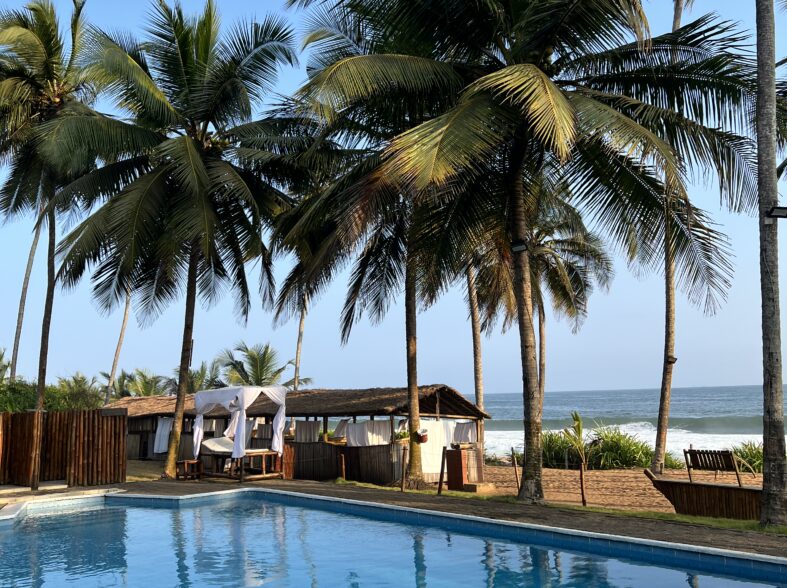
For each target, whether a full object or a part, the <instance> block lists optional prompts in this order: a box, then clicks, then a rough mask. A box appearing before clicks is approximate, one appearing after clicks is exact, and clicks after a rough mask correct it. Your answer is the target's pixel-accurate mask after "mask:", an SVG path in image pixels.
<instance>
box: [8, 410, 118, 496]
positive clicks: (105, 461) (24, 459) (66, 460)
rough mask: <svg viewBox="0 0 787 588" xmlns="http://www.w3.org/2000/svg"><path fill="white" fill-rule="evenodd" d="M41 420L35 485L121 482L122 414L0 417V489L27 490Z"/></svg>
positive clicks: (95, 412) (86, 412) (98, 412)
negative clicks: (37, 422)
mask: <svg viewBox="0 0 787 588" xmlns="http://www.w3.org/2000/svg"><path fill="white" fill-rule="evenodd" d="M36 418H41V428H42V436H41V464H40V470H39V480H40V481H41V482H46V481H51V480H65V481H66V483H67V484H68V485H69V486H98V485H102V484H115V483H118V482H125V480H126V428H127V424H126V422H127V421H126V414H125V411H118V410H80V411H63V412H44V413H35V412H25V413H13V414H12V413H0V484H15V485H20V486H29V485H30V483H31V481H32V459H31V453H32V449H33V442H34V440H35V439H34V430H35V420H36Z"/></svg>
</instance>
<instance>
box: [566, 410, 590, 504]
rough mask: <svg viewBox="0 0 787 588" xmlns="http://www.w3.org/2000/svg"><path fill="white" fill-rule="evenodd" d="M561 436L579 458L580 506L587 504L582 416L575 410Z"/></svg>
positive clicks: (585, 442)
mask: <svg viewBox="0 0 787 588" xmlns="http://www.w3.org/2000/svg"><path fill="white" fill-rule="evenodd" d="M563 437H564V438H565V439H566V441H568V444H569V447H571V449H573V450H574V453H576V455H577V457H578V458H579V492H580V495H581V496H582V506H587V505H588V501H587V499H586V498H585V469H586V468H587V464H588V459H587V455H586V453H585V445H586V444H587V440H586V439H585V431H584V428H583V426H582V417H581V416H579V413H578V412H577V411H573V412H572V413H571V426H570V427H566V428H565V429H563Z"/></svg>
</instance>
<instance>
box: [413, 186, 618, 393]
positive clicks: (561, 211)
mask: <svg viewBox="0 0 787 588" xmlns="http://www.w3.org/2000/svg"><path fill="white" fill-rule="evenodd" d="M500 186H502V178H501V177H499V176H498V177H495V176H490V177H487V178H485V179H484V182H482V183H476V184H474V185H473V186H472V189H470V190H467V191H466V193H465V194H463V195H461V196H460V197H457V198H455V199H454V200H453V201H452V202H451V204H450V206H449V207H448V208H447V209H441V208H438V209H437V210H436V211H435V212H433V213H431V214H433V215H435V216H436V219H434V220H432V219H429V220H427V222H426V224H427V225H431V226H433V227H437V229H436V230H432V231H431V236H430V237H426V239H422V241H421V243H420V246H421V247H425V248H427V249H428V250H429V251H431V252H432V255H433V259H432V260H430V261H429V262H428V263H427V266H428V267H429V268H430V271H428V272H427V274H426V276H425V278H424V281H425V282H426V284H427V287H426V290H427V292H428V293H429V297H428V303H430V304H431V303H433V302H434V301H435V300H436V298H437V295H438V294H439V292H440V291H441V290H442V289H444V288H445V287H446V285H447V283H448V282H450V280H451V279H452V277H454V278H456V279H458V280H461V279H463V278H465V277H466V274H467V273H468V272H467V270H468V268H470V269H472V276H473V278H474V280H473V281H474V282H475V277H476V275H477V283H474V284H473V286H474V287H473V288H472V292H473V293H474V297H475V307H476V312H475V313H473V312H472V306H473V304H472V303H471V318H472V314H477V318H476V319H474V320H471V323H472V324H473V332H474V339H475V335H476V329H477V333H478V338H480V334H481V332H487V333H490V332H492V331H493V330H494V328H495V326H496V325H497V324H498V322H501V323H502V329H503V330H504V331H505V330H507V329H508V328H509V327H510V326H511V325H512V324H515V323H516V321H517V316H516V312H517V307H516V297H515V295H514V284H513V273H514V271H513V260H512V256H511V254H510V252H509V250H508V249H507V248H506V246H505V242H506V238H507V235H506V225H505V211H504V210H503V209H502V208H500V199H499V198H497V197H496V195H495V190H496V189H500ZM570 198H571V192H570V190H569V187H568V186H567V185H565V184H562V183H560V184H557V185H553V184H550V183H549V182H547V181H546V179H545V180H543V181H542V182H541V183H539V184H537V185H535V186H534V193H533V194H532V196H531V197H529V198H528V213H527V214H528V217H529V218H531V219H533V220H532V224H533V229H532V231H531V233H530V235H529V237H528V240H527V241H526V242H525V243H524V247H525V250H526V251H527V255H528V257H529V261H530V268H531V283H532V285H533V306H534V308H535V309H536V310H537V313H538V317H537V320H538V354H537V356H538V374H539V386H540V392H541V394H542V395H543V393H544V386H545V382H546V358H547V353H546V350H547V345H546V340H547V339H546V331H547V329H546V311H545V309H546V306H547V305H548V304H549V302H550V301H551V304H552V308H553V312H554V314H555V315H556V316H558V317H566V318H568V319H569V320H570V321H571V322H572V326H573V330H574V331H575V332H576V331H577V330H578V329H579V327H580V325H581V323H582V321H583V319H584V318H585V316H586V315H587V311H588V300H589V298H590V295H591V293H592V292H593V290H594V287H595V286H596V285H599V286H601V287H602V288H604V289H606V288H607V287H608V286H609V283H610V281H611V279H612V275H613V269H612V260H611V259H610V257H609V255H608V254H607V252H606V250H605V247H604V244H603V242H602V239H601V237H600V236H599V235H597V234H596V233H594V232H592V231H590V230H589V229H588V228H587V227H586V225H585V223H584V221H583V219H582V216H581V214H580V213H579V211H578V210H577V209H576V208H575V207H573V206H572V205H571V204H569V200H570ZM470 201H473V202H472V203H471V202H470ZM468 211H469V213H468ZM441 220H444V221H445V222H441ZM426 232H427V233H428V232H429V231H428V230H427V231H426ZM457 268H458V269H457ZM470 290H471V289H470V288H469V287H468V292H469V291H470ZM476 324H477V326H476ZM479 346H480V344H479ZM474 347H475V345H474Z"/></svg>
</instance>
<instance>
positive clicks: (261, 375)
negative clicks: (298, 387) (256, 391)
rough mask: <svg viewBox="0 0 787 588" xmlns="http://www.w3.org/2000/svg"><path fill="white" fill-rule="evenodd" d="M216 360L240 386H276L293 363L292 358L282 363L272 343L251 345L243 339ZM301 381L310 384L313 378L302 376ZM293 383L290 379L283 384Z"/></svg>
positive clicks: (232, 382)
mask: <svg viewBox="0 0 787 588" xmlns="http://www.w3.org/2000/svg"><path fill="white" fill-rule="evenodd" d="M236 353H238V354H239V355H236ZM216 361H218V362H219V363H220V364H221V365H222V366H224V370H225V374H226V378H227V381H228V382H229V383H230V384H233V385H240V386H275V385H277V384H279V383H280V382H281V377H282V374H283V373H284V372H285V371H286V370H287V369H288V368H289V367H290V366H291V365H292V364H293V362H292V360H290V361H288V362H286V363H284V364H282V363H280V361H279V355H278V353H277V352H276V350H275V349H274V348H273V347H271V345H270V343H265V344H264V345H251V346H249V345H246V343H244V342H243V341H241V342H240V343H238V344H237V345H236V346H235V348H234V349H226V350H224V352H223V353H222V354H221V355H219V357H218V358H217V360H216ZM300 382H301V383H302V384H308V383H310V382H311V380H310V379H309V378H301V380H300ZM293 384H294V381H293V380H289V381H287V382H285V383H284V384H283V385H284V386H288V387H292V386H293Z"/></svg>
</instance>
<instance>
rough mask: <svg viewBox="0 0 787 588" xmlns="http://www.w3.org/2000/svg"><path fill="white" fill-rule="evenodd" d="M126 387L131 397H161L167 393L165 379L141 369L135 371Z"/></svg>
mask: <svg viewBox="0 0 787 588" xmlns="http://www.w3.org/2000/svg"><path fill="white" fill-rule="evenodd" d="M127 385H128V391H129V392H130V393H131V395H132V396H163V395H165V394H167V391H168V389H167V380H166V378H164V377H163V376H157V375H156V374H153V373H151V372H149V371H148V370H143V369H135V370H134V373H133V376H132V377H131V380H130V381H129V382H128V384H127Z"/></svg>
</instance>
